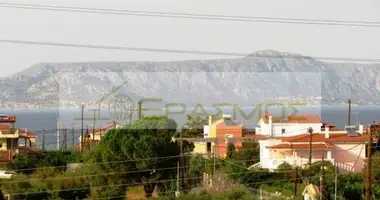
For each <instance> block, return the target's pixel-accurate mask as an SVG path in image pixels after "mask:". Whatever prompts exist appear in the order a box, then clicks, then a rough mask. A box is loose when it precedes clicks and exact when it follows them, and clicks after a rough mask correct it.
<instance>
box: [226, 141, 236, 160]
mask: <svg viewBox="0 0 380 200" xmlns="http://www.w3.org/2000/svg"><path fill="white" fill-rule="evenodd" d="M234 154H236V148H235V145H234V144H232V143H228V146H227V158H232V157H233V156H234Z"/></svg>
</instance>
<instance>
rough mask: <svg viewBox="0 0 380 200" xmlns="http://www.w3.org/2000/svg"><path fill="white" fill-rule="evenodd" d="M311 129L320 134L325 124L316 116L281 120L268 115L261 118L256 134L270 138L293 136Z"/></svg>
mask: <svg viewBox="0 0 380 200" xmlns="http://www.w3.org/2000/svg"><path fill="white" fill-rule="evenodd" d="M310 127H311V128H312V129H313V130H314V132H320V131H321V128H322V127H323V122H322V121H321V119H320V118H319V117H318V116H315V115H304V116H301V115H292V116H289V117H287V118H286V119H280V118H276V117H274V116H272V115H271V114H267V115H264V116H263V117H261V118H260V120H259V122H258V125H257V127H256V134H258V135H266V136H270V137H283V136H292V135H299V134H302V133H305V132H306V131H307V129H308V128H310Z"/></svg>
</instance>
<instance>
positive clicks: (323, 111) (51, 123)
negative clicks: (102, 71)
mask: <svg viewBox="0 0 380 200" xmlns="http://www.w3.org/2000/svg"><path fill="white" fill-rule="evenodd" d="M296 109H297V114H316V115H319V116H320V117H321V119H322V121H324V122H328V123H332V124H335V125H336V126H337V127H338V128H344V126H345V125H347V123H348V122H347V121H348V107H347V106H344V107H343V106H339V107H334V106H309V107H297V108H296ZM205 110H207V112H210V113H215V110H213V109H211V108H206V109H205ZM242 110H244V112H245V113H246V114H248V113H249V112H250V111H252V108H242ZM172 112H174V111H173V110H172ZM191 112H194V109H188V110H187V113H191ZM224 112H225V113H229V114H231V112H232V109H230V110H228V109H227V110H224ZM269 112H271V113H273V114H274V115H279V114H281V113H282V110H281V109H280V108H273V109H272V108H271V109H270V110H269ZM0 113H1V114H7V115H15V116H16V117H17V122H16V126H17V127H19V128H28V129H29V130H31V131H34V132H36V133H37V137H38V144H39V145H41V141H42V139H41V136H42V133H43V132H44V133H45V140H46V141H45V144H46V146H48V147H50V148H53V147H54V146H56V143H57V142H58V141H57V131H56V129H57V119H58V118H59V119H60V120H61V121H63V125H61V128H62V126H64V127H65V128H68V131H67V135H66V138H67V141H68V146H71V145H72V143H73V142H75V143H78V142H79V140H78V137H79V136H80V132H81V131H80V128H81V120H80V117H81V109H41V110H40V109H13V110H9V109H0ZM164 113H165V112H164V111H163V112H161V113H159V112H157V111H150V112H149V111H148V112H144V113H143V114H144V116H149V115H162V114H164ZM197 113H199V112H197ZM263 113H264V111H262V112H261V114H263ZM292 113H293V110H291V109H286V112H285V114H286V115H289V114H292ZM95 114H96V116H95V118H107V119H103V120H99V119H97V120H96V121H95V127H100V126H102V125H104V124H106V123H108V122H111V121H113V120H116V121H118V122H120V123H128V122H129V119H128V120H127V121H120V120H119V119H117V118H115V115H113V113H110V111H109V110H107V109H104V110H102V111H101V112H100V114H99V113H95ZM257 114H259V113H257ZM257 114H256V115H257ZM186 116H187V115H186V113H182V114H172V115H169V117H171V118H173V119H174V120H175V121H176V122H177V124H178V125H179V126H181V125H182V124H183V123H184V122H185V121H186ZM116 117H117V116H116ZM239 117H240V119H239ZM74 118H77V119H74ZM84 118H92V119H87V120H84V122H83V124H84V128H85V129H86V128H87V127H88V128H89V129H90V130H91V129H92V128H93V124H94V120H93V118H94V112H93V111H91V110H87V109H85V110H84ZM132 118H133V120H134V119H136V118H137V112H134V113H132ZM237 119H238V120H239V121H240V120H241V121H242V122H243V124H245V125H247V126H249V127H250V128H254V126H255V125H256V124H257V122H258V117H257V116H255V117H253V118H249V119H246V118H242V116H240V115H239V114H238V115H237ZM378 120H380V106H352V114H351V124H352V125H356V124H359V123H361V124H370V123H372V122H373V121H378ZM72 130H74V131H72ZM73 133H74V134H73ZM63 135H64V134H63V133H62V132H61V134H60V140H59V142H60V143H61V142H62V141H63V137H64V136H63ZM73 138H74V140H73Z"/></svg>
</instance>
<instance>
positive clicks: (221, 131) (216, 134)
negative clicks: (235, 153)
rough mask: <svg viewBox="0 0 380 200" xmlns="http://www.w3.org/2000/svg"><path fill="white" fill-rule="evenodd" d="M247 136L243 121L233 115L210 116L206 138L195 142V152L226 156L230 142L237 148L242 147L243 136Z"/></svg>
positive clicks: (206, 128)
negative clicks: (235, 119) (234, 118)
mask: <svg viewBox="0 0 380 200" xmlns="http://www.w3.org/2000/svg"><path fill="white" fill-rule="evenodd" d="M244 136H245V132H244V126H243V124H242V123H239V122H237V121H234V120H233V119H232V118H231V115H223V116H222V117H221V118H219V119H216V118H214V117H213V116H211V115H210V116H209V117H208V125H205V126H204V140H205V141H202V138H200V139H199V141H197V142H194V145H195V148H194V151H193V153H197V154H215V155H216V156H219V157H225V156H226V154H227V146H228V143H231V144H233V145H234V146H235V147H236V148H240V147H242V144H243V143H242V140H240V139H235V138H242V137H244Z"/></svg>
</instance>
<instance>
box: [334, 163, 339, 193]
mask: <svg viewBox="0 0 380 200" xmlns="http://www.w3.org/2000/svg"><path fill="white" fill-rule="evenodd" d="M337 195H338V167H335V195H334V200H336V198H337Z"/></svg>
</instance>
